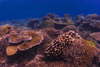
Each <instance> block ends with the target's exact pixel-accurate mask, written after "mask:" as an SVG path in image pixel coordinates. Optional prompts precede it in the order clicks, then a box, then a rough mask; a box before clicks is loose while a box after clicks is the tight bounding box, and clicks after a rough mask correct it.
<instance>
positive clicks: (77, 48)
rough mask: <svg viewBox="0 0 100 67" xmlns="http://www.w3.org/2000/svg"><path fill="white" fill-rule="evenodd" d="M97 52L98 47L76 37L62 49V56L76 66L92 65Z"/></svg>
mask: <svg viewBox="0 0 100 67" xmlns="http://www.w3.org/2000/svg"><path fill="white" fill-rule="evenodd" d="M97 52H98V49H97V48H96V47H94V46H91V45H90V44H89V43H88V42H86V41H85V40H84V39H75V40H74V41H73V43H72V44H71V45H67V46H66V47H65V48H64V49H63V50H62V58H63V59H64V60H66V61H68V62H71V63H72V64H74V66H75V67H91V65H92V62H93V58H94V55H95V54H96V53H97Z"/></svg>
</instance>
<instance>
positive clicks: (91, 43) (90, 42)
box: [86, 40, 95, 46]
mask: <svg viewBox="0 0 100 67" xmlns="http://www.w3.org/2000/svg"><path fill="white" fill-rule="evenodd" d="M86 41H87V42H88V43H89V44H90V45H92V46H95V44H94V43H93V42H92V41H89V40H86Z"/></svg>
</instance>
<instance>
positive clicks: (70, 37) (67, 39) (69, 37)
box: [44, 30, 78, 58]
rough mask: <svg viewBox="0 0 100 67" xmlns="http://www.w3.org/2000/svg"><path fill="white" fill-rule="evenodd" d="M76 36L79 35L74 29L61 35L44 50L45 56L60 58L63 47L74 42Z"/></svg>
mask: <svg viewBox="0 0 100 67" xmlns="http://www.w3.org/2000/svg"><path fill="white" fill-rule="evenodd" d="M74 38H78V35H76V33H75V32H74V31H71V30H70V31H69V32H66V33H65V34H63V35H59V36H58V38H57V39H55V40H54V42H53V43H51V44H50V46H49V47H48V48H47V49H46V51H45V52H44V54H45V56H47V57H49V58H59V56H60V54H61V53H62V49H63V48H64V47H65V46H66V45H70V44H72V42H73V41H74Z"/></svg>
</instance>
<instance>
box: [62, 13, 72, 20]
mask: <svg viewBox="0 0 100 67" xmlns="http://www.w3.org/2000/svg"><path fill="white" fill-rule="evenodd" d="M63 18H68V19H71V20H72V17H71V15H70V14H64V16H63Z"/></svg>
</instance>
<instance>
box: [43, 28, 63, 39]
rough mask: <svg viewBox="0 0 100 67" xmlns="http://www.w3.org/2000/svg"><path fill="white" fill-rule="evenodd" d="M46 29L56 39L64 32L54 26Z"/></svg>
mask: <svg viewBox="0 0 100 67" xmlns="http://www.w3.org/2000/svg"><path fill="white" fill-rule="evenodd" d="M44 31H45V32H46V33H47V34H48V35H49V37H51V38H52V39H55V38H57V37H58V35H60V34H62V33H63V32H62V31H61V30H56V29H54V28H52V29H50V28H45V29H44Z"/></svg>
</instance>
